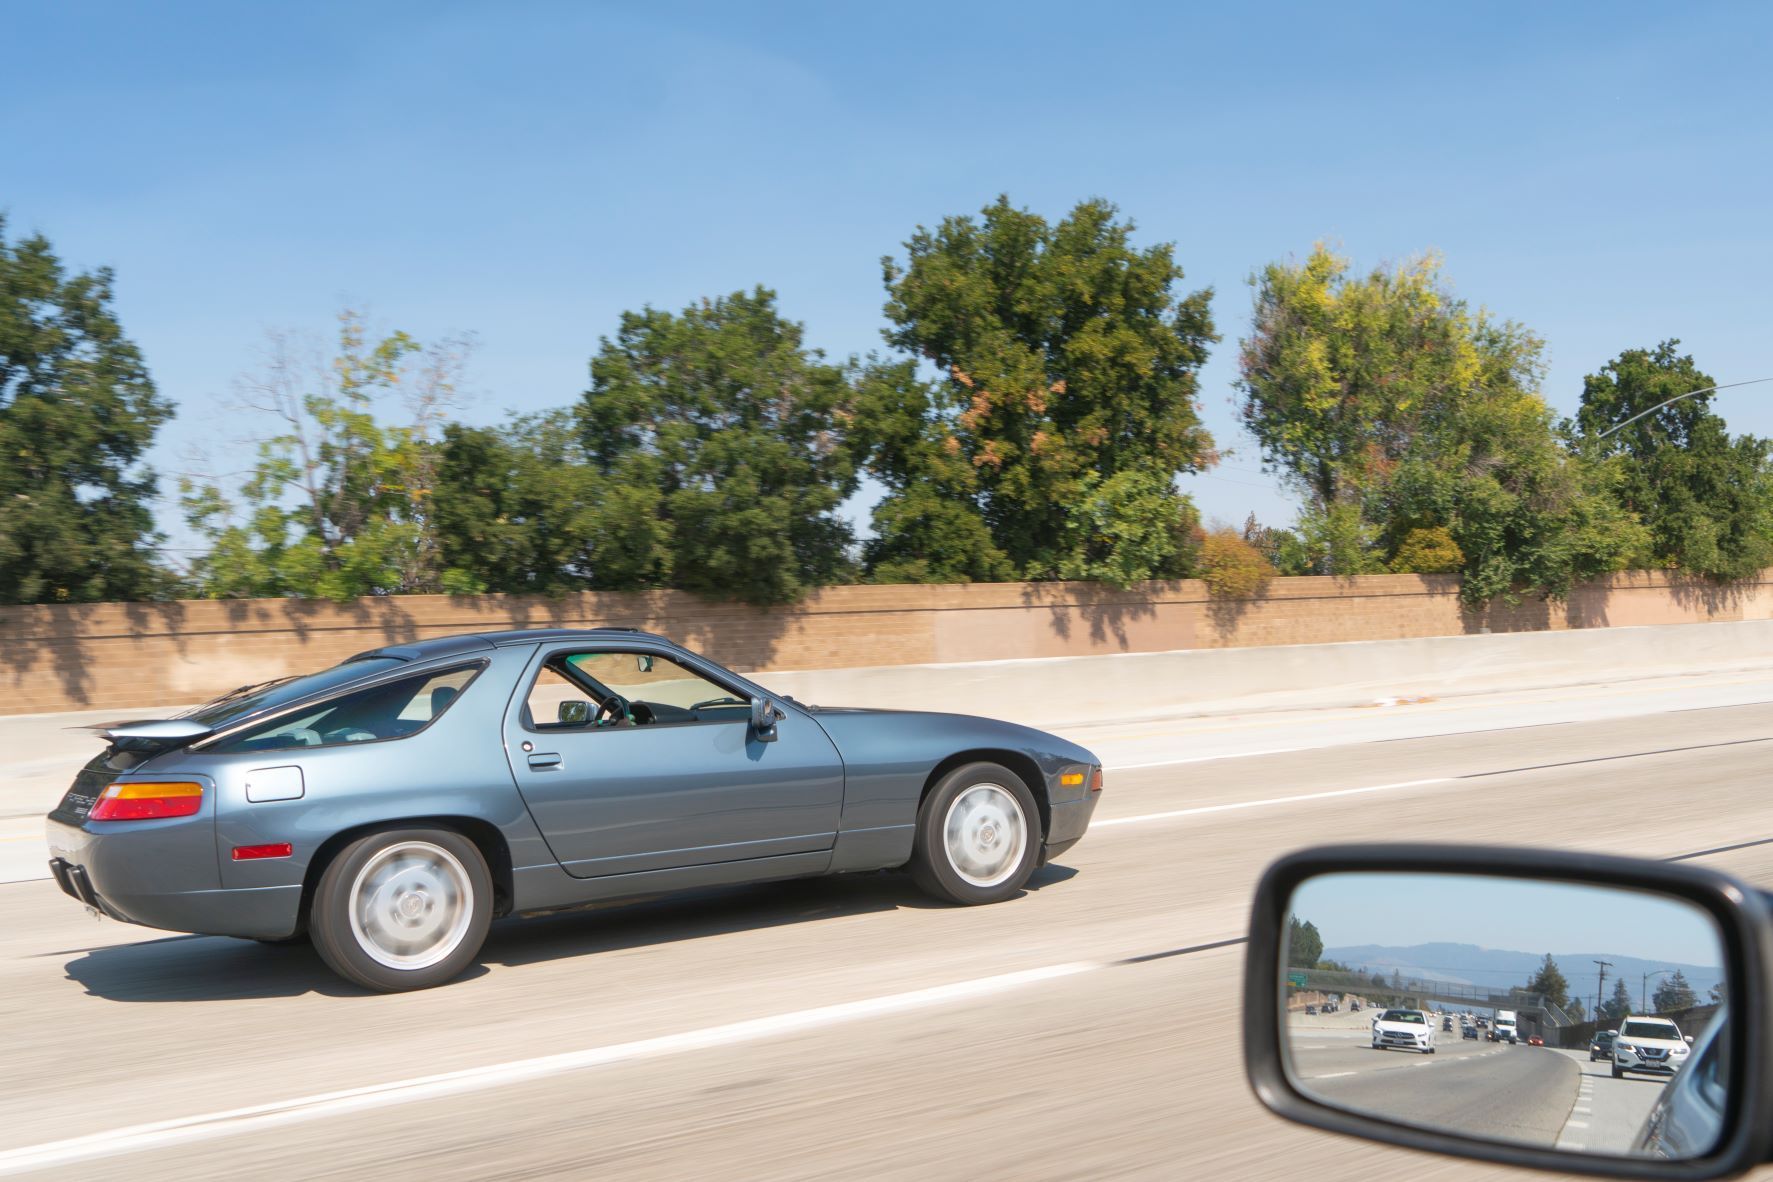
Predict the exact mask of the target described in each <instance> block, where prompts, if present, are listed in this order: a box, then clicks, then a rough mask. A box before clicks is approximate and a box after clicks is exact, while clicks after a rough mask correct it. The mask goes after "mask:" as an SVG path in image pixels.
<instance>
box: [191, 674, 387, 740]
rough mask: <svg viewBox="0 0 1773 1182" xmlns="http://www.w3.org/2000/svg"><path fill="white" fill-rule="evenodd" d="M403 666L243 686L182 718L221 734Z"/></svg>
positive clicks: (310, 675)
mask: <svg viewBox="0 0 1773 1182" xmlns="http://www.w3.org/2000/svg"><path fill="white" fill-rule="evenodd" d="M403 663H404V662H403V661H401V659H400V658H399V657H364V658H362V659H360V660H355V661H346V662H345V663H344V664H343V665H334V666H333V667H332V668H331V669H323V670H321V671H320V672H319V673H310V674H307V675H306V676H303V677H281V678H278V679H276V680H274V681H266V682H261V683H259V684H257V685H244V686H241V687H240V688H239V689H237V690H232V691H230V692H228V693H225V694H223V695H222V696H221V697H219V698H216V699H214V700H213V701H209V702H205V703H204V704H203V705H201V706H198V707H196V708H194V709H191V710H187V711H185V713H183V714H181V715H179V717H180V718H189V719H191V720H192V721H194V722H201V723H203V724H204V725H205V726H208V727H212V728H215V729H218V730H219V729H220V728H221V727H223V726H225V725H226V724H228V723H230V722H233V721H234V720H235V719H239V718H246V717H248V716H249V715H253V714H257V713H259V712H260V711H263V710H269V709H271V708H272V707H274V706H281V705H283V703H285V702H294V701H297V700H298V699H301V698H305V697H307V696H309V695H310V694H317V693H321V692H324V691H326V690H329V689H332V688H333V687H335V686H341V685H345V684H347V683H349V682H353V681H358V680H361V679H362V678H365V677H368V676H370V675H371V674H375V673H381V672H383V671H385V670H388V669H392V668H394V667H395V666H396V665H400V664H403Z"/></svg>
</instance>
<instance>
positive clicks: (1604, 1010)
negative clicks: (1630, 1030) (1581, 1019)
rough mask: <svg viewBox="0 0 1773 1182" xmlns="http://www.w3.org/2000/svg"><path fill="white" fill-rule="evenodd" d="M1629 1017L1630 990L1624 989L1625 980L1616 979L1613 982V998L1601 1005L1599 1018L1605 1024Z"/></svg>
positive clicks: (1621, 978) (1622, 978)
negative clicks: (1605, 1022)
mask: <svg viewBox="0 0 1773 1182" xmlns="http://www.w3.org/2000/svg"><path fill="white" fill-rule="evenodd" d="M1630 1016H1631V990H1629V989H1627V988H1626V987H1625V978H1624V977H1620V978H1617V979H1616V980H1615V981H1614V982H1613V996H1612V997H1610V998H1608V999H1607V1000H1606V1001H1605V1002H1603V1003H1602V1004H1601V1009H1600V1018H1601V1019H1602V1020H1603V1021H1607V1022H1618V1021H1621V1020H1623V1019H1625V1018H1628V1017H1630Z"/></svg>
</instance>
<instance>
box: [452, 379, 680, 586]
mask: <svg viewBox="0 0 1773 1182" xmlns="http://www.w3.org/2000/svg"><path fill="white" fill-rule="evenodd" d="M658 502H659V491H658V489H657V488H653V487H647V486H628V485H620V484H617V485H612V484H611V483H610V482H608V481H606V480H603V479H601V478H600V477H599V476H598V474H597V472H596V471H595V469H593V468H592V466H591V464H590V461H589V459H588V457H587V456H586V455H585V452H584V448H583V445H582V443H581V441H580V439H579V432H578V424H577V422H576V420H575V419H574V417H573V415H572V413H571V412H570V411H553V412H549V413H546V414H540V415H530V416H523V417H520V418H517V419H514V420H513V421H512V422H511V423H510V424H509V425H507V426H506V427H504V428H502V429H496V428H491V427H467V426H462V425H461V424H458V423H451V424H449V425H448V426H447V427H445V428H444V432H443V447H442V452H441V454H440V456H439V463H438V479H437V492H436V496H435V498H434V500H433V513H434V514H435V518H436V525H437V536H438V544H439V547H440V551H441V557H442V563H443V585H444V589H445V590H447V591H451V592H456V593H463V592H487V591H492V592H505V593H513V594H536V593H541V594H550V595H552V594H559V593H562V592H567V591H582V590H586V589H589V588H593V587H600V586H616V587H634V586H664V585H667V584H668V583H669V582H670V576H671V567H670V559H671V554H670V549H669V545H668V542H669V533H668V531H667V529H666V527H665V523H664V522H663V521H662V520H661V518H660V516H659V512H658Z"/></svg>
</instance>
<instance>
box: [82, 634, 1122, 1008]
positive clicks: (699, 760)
mask: <svg viewBox="0 0 1773 1182" xmlns="http://www.w3.org/2000/svg"><path fill="white" fill-rule="evenodd" d="M95 729H97V730H98V731H99V732H100V733H101V735H102V736H103V737H104V738H105V739H106V740H107V741H108V743H109V746H108V747H107V748H106V750H105V751H104V753H103V754H101V755H100V756H98V757H97V758H95V759H94V760H93V761H92V762H91V763H89V764H88V765H87V766H86V767H85V769H84V770H82V771H81V773H80V775H79V776H78V778H76V779H75V781H74V785H73V787H72V788H70V789H69V790H68V792H67V794H66V795H65V796H64V797H63V798H62V801H61V803H60V805H58V806H57V808H56V809H55V811H54V812H52V813H50V814H49V825H48V829H49V847H50V854H51V861H50V869H51V871H52V872H53V873H54V875H55V879H56V881H57V882H58V883H60V884H61V887H62V889H63V890H65V891H66V892H67V893H68V894H70V895H72V896H74V897H75V898H76V899H78V900H80V901H81V902H82V903H84V904H86V905H87V906H88V907H90V908H93V909H95V910H97V911H99V912H102V913H103V914H105V915H108V916H111V917H112V918H113V919H119V920H123V921H125V922H128V923H138V924H145V925H147V926H149V927H156V928H168V929H172V930H174V931H186V932H201V933H205V934H210V935H220V936H240V937H246V938H250V939H256V940H263V941H267V942H280V941H285V940H295V939H300V938H302V937H304V936H306V937H309V938H311V939H312V941H313V943H314V947H315V948H316V949H317V950H318V951H319V953H320V955H321V956H322V957H323V958H324V959H325V960H326V962H327V964H329V965H330V966H331V967H332V968H333V969H334V970H336V971H337V972H338V973H339V974H340V975H342V976H344V977H345V978H347V979H348V980H351V981H354V982H356V983H357V984H359V985H362V986H365V987H367V988H370V989H378V990H402V989H421V988H425V987H427V986H432V985H437V984H441V983H442V982H444V981H448V980H450V979H451V978H453V977H454V976H456V975H457V974H458V973H460V972H461V971H462V970H463V969H464V968H466V967H467V966H468V964H469V963H470V962H472V961H473V960H474V958H475V956H476V955H477V954H478V953H479V951H480V946H481V944H482V942H483V941H484V940H485V937H486V932H487V927H488V925H489V924H490V923H491V921H492V920H493V918H494V917H496V916H501V915H506V914H511V913H528V912H536V911H546V910H549V909H554V908H564V907H573V906H578V905H580V904H584V903H587V902H591V901H595V900H604V899H616V898H622V897H628V896H637V895H653V894H658V893H660V892H662V891H669V890H676V889H679V888H690V887H706V886H714V885H722V884H728V883H742V882H758V881H762V880H765V879H781V878H795V877H801V876H807V875H821V874H837V873H843V872H847V871H860V870H880V869H885V868H889V867H899V866H908V867H909V868H910V870H911V873H912V876H913V877H914V878H915V879H916V881H917V883H918V884H919V885H920V886H921V887H922V888H923V889H925V890H926V891H928V892H930V893H931V894H933V895H935V896H936V897H938V898H941V899H945V900H947V901H949V902H953V903H994V902H997V901H999V900H1002V899H1006V898H1009V897H1011V896H1013V895H1015V894H1017V893H1018V892H1019V891H1020V890H1021V888H1022V885H1023V884H1024V883H1025V882H1026V881H1027V879H1028V876H1029V875H1030V874H1031V873H1032V872H1033V871H1034V869H1035V868H1036V867H1037V866H1039V865H1041V864H1042V863H1044V862H1045V861H1046V860H1047V859H1049V858H1052V857H1054V856H1055V855H1057V854H1059V853H1061V852H1063V851H1064V850H1066V849H1068V848H1069V847H1070V846H1072V845H1073V844H1075V843H1076V842H1077V840H1078V839H1079V838H1081V837H1082V836H1083V833H1084V830H1085V828H1086V827H1087V826H1088V825H1089V821H1090V814H1091V813H1092V812H1093V811H1094V809H1095V807H1096V801H1097V799H1098V794H1099V792H1100V790H1101V788H1102V767H1101V762H1100V761H1099V760H1097V759H1096V757H1095V756H1093V755H1092V754H1090V752H1088V751H1086V750H1085V749H1084V748H1082V747H1079V746H1077V745H1076V744H1074V743H1069V742H1067V741H1065V740H1064V739H1061V738H1057V737H1055V736H1053V735H1049V734H1045V733H1043V732H1041V731H1037V730H1031V729H1029V728H1027V727H1022V726H1015V725H1012V724H1010V723H1006V722H995V721H992V720H989V719H983V718H972V717H966V716H962V715H952V714H922V713H914V712H911V711H897V710H846V709H834V708H830V707H822V706H805V705H802V704H800V703H798V702H795V701H793V700H792V699H787V698H781V697H775V696H772V695H771V694H770V693H769V691H768V690H766V689H764V688H763V687H762V686H759V685H757V684H755V683H754V682H751V681H748V680H746V679H745V678H743V677H740V676H739V675H738V674H736V673H733V672H732V671H730V670H728V669H724V668H722V667H721V666H719V665H717V664H715V663H714V662H712V661H709V660H707V659H706V658H703V657H700V656H698V655H696V654H695V653H692V652H689V651H687V650H685V649H683V648H681V647H679V646H677V645H675V644H673V643H671V642H670V641H668V640H666V639H664V638H662V637H659V636H654V635H651V634H648V633H644V632H637V631H632V630H627V629H615V628H603V629H594V630H587V631H570V630H564V629H554V630H530V631H519V632H493V633H484V634H480V635H470V636H449V637H440V638H437V639H432V640H424V641H420V642H417V643H414V644H404V645H394V646H390V647H387V648H379V649H375V650H373V651H371V652H366V653H362V654H360V655H358V656H355V657H352V658H351V659H350V660H348V661H346V662H344V663H343V664H341V665H338V666H336V667H334V668H331V669H327V670H325V671H323V672H320V673H314V674H310V675H308V676H305V677H292V678H286V679H283V680H280V681H272V682H267V683H265V684H263V685H253V686H243V687H242V688H240V689H237V690H235V691H233V692H232V693H229V694H225V695H223V696H222V697H220V698H217V699H216V700H215V701H213V702H209V703H207V704H205V705H203V706H199V707H197V708H196V709H194V710H191V711H188V712H186V713H184V714H181V715H179V716H177V717H173V718H166V719H157V720H151V721H140V722H127V723H119V724H114V725H110V726H104V727H98V728H95Z"/></svg>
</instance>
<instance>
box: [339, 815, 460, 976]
mask: <svg viewBox="0 0 1773 1182" xmlns="http://www.w3.org/2000/svg"><path fill="white" fill-rule="evenodd" d="M492 897H493V889H492V874H491V872H490V871H489V870H488V869H487V866H486V859H485V858H483V857H482V856H481V854H480V850H479V848H478V847H476V846H475V844H474V843H473V842H471V841H469V840H468V839H467V838H466V837H463V836H462V835H461V834H459V833H455V832H453V831H451V830H447V829H399V830H389V831H385V832H381V833H372V834H369V835H368V836H366V837H360V838H358V839H357V840H356V841H354V842H352V843H351V844H350V845H348V846H346V847H345V848H344V849H343V850H341V851H340V852H339V854H338V856H337V857H335V858H334V859H333V860H332V862H331V864H330V865H328V866H327V868H326V870H325V872H323V873H322V874H321V876H320V883H319V885H318V886H317V887H316V888H315V891H314V902H313V907H312V910H311V912H310V914H309V918H308V927H309V932H310V934H311V935H312V937H313V940H314V948H315V951H317V952H319V953H320V956H321V958H322V959H323V960H325V961H326V963H327V965H328V966H330V967H331V968H332V970H333V971H334V972H336V973H338V974H339V976H341V977H344V978H345V979H346V980H347V981H351V982H354V983H356V984H358V985H362V986H363V987H364V988H366V989H375V990H379V991H381V992H385V993H393V992H399V991H402V990H407V989H428V988H430V987H431V986H433V985H441V984H443V983H444V982H445V981H448V980H450V979H452V978H453V977H455V976H456V975H457V974H459V973H460V972H461V971H462V970H463V969H465V968H467V967H468V965H469V963H470V962H471V961H473V959H474V957H475V955H476V954H477V953H479V951H480V946H481V945H482V944H483V943H484V942H485V941H486V931H487V928H488V926H489V925H490V924H491V923H492Z"/></svg>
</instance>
